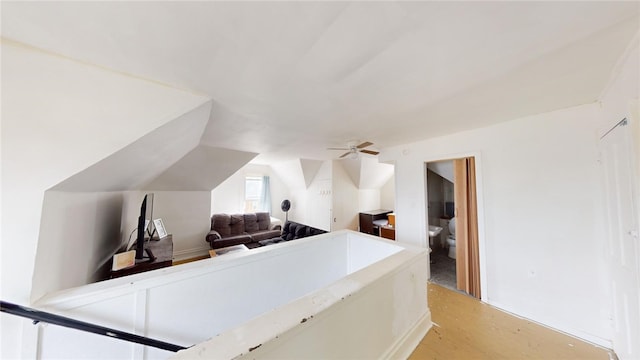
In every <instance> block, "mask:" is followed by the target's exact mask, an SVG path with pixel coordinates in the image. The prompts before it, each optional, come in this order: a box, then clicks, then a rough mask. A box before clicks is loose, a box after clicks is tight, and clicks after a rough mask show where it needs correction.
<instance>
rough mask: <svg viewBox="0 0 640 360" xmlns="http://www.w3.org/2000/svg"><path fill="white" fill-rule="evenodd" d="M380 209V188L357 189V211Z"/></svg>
mask: <svg viewBox="0 0 640 360" xmlns="http://www.w3.org/2000/svg"><path fill="white" fill-rule="evenodd" d="M375 209H381V207H380V189H360V190H358V212H362V211H368V210H375Z"/></svg>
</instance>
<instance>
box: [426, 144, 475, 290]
mask: <svg viewBox="0 0 640 360" xmlns="http://www.w3.org/2000/svg"><path fill="white" fill-rule="evenodd" d="M425 165H426V166H425V172H426V174H425V175H426V177H425V178H426V187H427V189H426V190H427V191H426V194H427V201H426V206H427V209H426V213H427V222H428V225H429V226H430V228H429V229H430V232H429V247H430V248H431V259H432V261H431V265H430V280H431V281H432V282H435V283H437V284H440V285H442V286H445V287H448V288H451V289H454V290H459V291H463V292H465V293H467V294H469V295H471V296H474V297H476V298H478V299H480V297H481V290H480V253H479V236H478V212H477V208H478V206H477V191H476V166H475V158H474V157H466V158H459V159H452V160H442V161H434V162H428V163H426V164H425Z"/></svg>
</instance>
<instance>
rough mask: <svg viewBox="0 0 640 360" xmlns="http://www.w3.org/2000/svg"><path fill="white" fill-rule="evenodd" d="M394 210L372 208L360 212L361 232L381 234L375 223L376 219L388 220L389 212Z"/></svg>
mask: <svg viewBox="0 0 640 360" xmlns="http://www.w3.org/2000/svg"><path fill="white" fill-rule="evenodd" d="M392 212H393V211H392V210H384V209H378V210H370V211H363V212H361V213H360V232H363V233H367V234H371V235H376V236H378V235H379V230H378V227H377V226H375V225H374V224H373V222H374V221H375V220H387V214H389V213H392Z"/></svg>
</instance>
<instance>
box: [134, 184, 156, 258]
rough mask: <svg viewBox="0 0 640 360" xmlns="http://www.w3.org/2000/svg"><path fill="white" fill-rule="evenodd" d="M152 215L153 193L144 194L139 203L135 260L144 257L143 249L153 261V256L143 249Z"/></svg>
mask: <svg viewBox="0 0 640 360" xmlns="http://www.w3.org/2000/svg"><path fill="white" fill-rule="evenodd" d="M152 215H153V194H146V195H145V196H144V199H142V205H140V216H139V217H138V236H137V238H136V260H142V259H144V258H145V256H144V254H145V251H146V253H147V255H149V256H148V258H149V261H153V259H154V257H153V254H152V253H151V251H149V249H146V250H145V246H144V244H145V234H146V233H147V228H148V226H149V223H150V221H151V217H152Z"/></svg>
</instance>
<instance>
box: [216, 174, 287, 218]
mask: <svg viewBox="0 0 640 360" xmlns="http://www.w3.org/2000/svg"><path fill="white" fill-rule="evenodd" d="M264 175H267V176H269V183H270V185H271V216H273V217H275V218H278V219H280V220H282V221H283V222H284V217H285V214H284V212H283V211H282V210H281V209H280V203H281V202H282V200H284V199H287V198H289V197H290V190H289V188H288V187H287V185H286V184H285V183H284V182H283V181H282V180H281V179H280V177H279V176H278V175H277V174H276V172H274V171H273V169H271V167H270V166H267V165H257V164H247V165H245V166H244V167H242V168H241V169H239V170H238V171H237V172H235V173H234V174H233V175H231V176H230V177H228V178H227V179H226V180H225V181H223V182H222V183H221V184H220V185H218V186H217V187H216V188H215V189H213V191H211V214H219V213H226V214H242V213H244V191H245V189H244V186H245V178H246V177H247V176H264Z"/></svg>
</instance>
